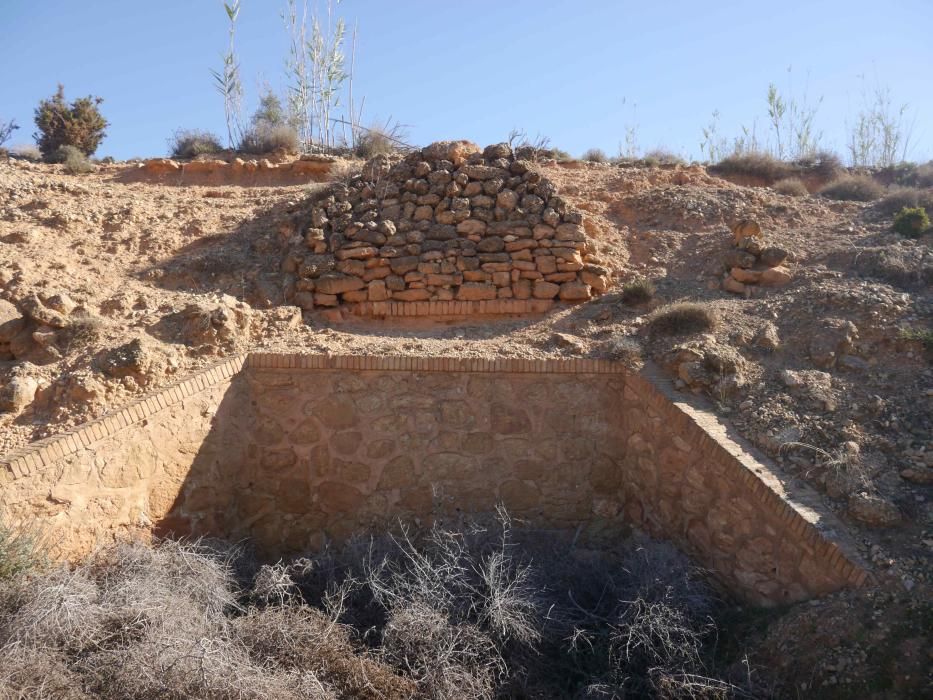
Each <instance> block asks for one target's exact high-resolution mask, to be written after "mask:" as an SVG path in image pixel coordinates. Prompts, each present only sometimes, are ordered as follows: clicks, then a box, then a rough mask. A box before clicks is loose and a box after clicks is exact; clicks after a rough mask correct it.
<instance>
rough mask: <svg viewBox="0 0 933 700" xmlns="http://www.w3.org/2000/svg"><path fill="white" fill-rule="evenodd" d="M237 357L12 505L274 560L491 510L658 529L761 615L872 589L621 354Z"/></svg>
mask: <svg viewBox="0 0 933 700" xmlns="http://www.w3.org/2000/svg"><path fill="white" fill-rule="evenodd" d="M238 362H240V363H242V359H238V360H233V361H231V362H229V363H227V364H225V365H223V366H222V369H220V370H211V372H213V375H211V374H208V375H207V376H205V375H199V376H198V377H196V378H194V379H192V380H189V383H190V382H193V385H191V386H193V387H194V388H193V389H191V392H190V393H189V394H188V395H187V396H184V395H182V394H183V392H182V391H180V390H178V389H176V388H172V389H170V390H169V392H168V394H164V392H163V393H160V394H158V395H155V396H154V397H151V398H149V399H146V400H145V401H143V402H141V403H140V404H138V405H137V406H136V407H135V408H133V407H131V408H129V409H126V410H125V411H124V412H121V413H120V414H117V416H120V415H124V414H125V413H126V411H129V414H128V415H126V422H127V424H126V425H125V426H121V424H120V422H119V419H114V418H108V419H106V420H104V421H102V422H98V424H95V425H97V426H98V427H97V428H96V429H95V427H94V425H92V426H85V427H83V428H82V429H81V431H78V433H76V435H78V438H77V439H76V438H75V436H66V437H65V438H61V439H58V441H55V440H52V441H50V442H48V443H47V444H45V445H43V446H41V448H40V451H44V456H42V457H41V458H40V457H36V456H35V455H34V454H32V453H31V452H30V451H29V450H26V451H24V452H23V453H22V454H18V455H13V456H12V459H10V458H8V459H7V460H5V465H6V467H7V469H6V472H7V473H6V478H7V480H8V482H7V483H6V484H4V495H5V496H7V499H6V500H7V502H8V506H12V507H14V508H18V509H19V512H24V510H25V509H26V508H31V509H32V510H33V512H39V513H42V514H43V515H47V516H48V518H49V521H50V522H53V523H56V524H58V525H59V526H62V527H63V528H64V529H65V530H66V531H69V532H72V533H80V534H79V535H75V534H72V535H71V538H72V539H73V540H75V542H76V543H77V544H79V545H81V546H84V545H86V544H88V543H89V542H90V541H91V539H92V538H93V537H98V536H100V535H101V534H105V533H107V534H109V533H114V532H121V531H124V530H127V529H133V528H138V527H145V526H147V525H148V524H150V523H151V524H152V525H153V526H155V527H156V528H157V529H159V530H160V531H162V532H173V533H175V534H189V533H194V534H218V535H224V536H227V537H234V538H239V537H244V536H248V537H251V538H253V539H254V540H255V541H256V542H257V544H258V545H259V546H260V548H261V549H262V550H264V551H265V552H266V553H267V554H270V555H279V554H284V553H287V552H289V551H300V550H302V549H306V548H315V547H319V546H321V545H322V544H324V542H326V541H328V540H341V539H344V538H346V537H348V536H349V535H351V534H353V533H355V532H359V531H367V530H369V531H372V530H378V529H383V528H385V527H386V525H387V524H390V523H394V522H395V521H396V520H397V518H399V517H402V518H403V519H406V520H411V521H414V522H420V523H422V524H426V523H428V522H429V521H430V520H431V519H432V518H435V517H438V516H445V517H449V516H455V515H457V514H458V513H472V514H478V513H487V512H491V511H492V510H493V509H494V508H495V506H496V504H497V503H500V502H502V503H504V504H505V505H506V507H507V508H508V509H509V511H510V512H511V513H512V514H513V515H514V516H516V517H517V518H520V519H522V520H524V521H526V522H528V523H529V524H530V525H533V526H537V527H544V528H561V529H574V530H576V529H578V528H579V536H580V537H582V538H585V539H586V540H588V541H590V542H591V543H593V544H595V545H597V546H598V544H599V542H601V541H605V540H606V539H612V538H617V537H621V536H624V535H625V534H626V533H627V532H628V531H629V529H630V527H631V526H632V525H636V526H638V527H641V528H643V529H645V530H648V531H649V532H651V533H652V534H654V535H657V536H662V537H668V538H671V539H673V540H675V541H676V542H678V543H679V544H680V546H682V547H683V548H684V549H686V550H687V551H689V552H690V553H691V554H692V555H693V556H694V557H695V558H696V559H697V560H698V561H699V563H700V564H702V565H703V566H704V567H706V568H708V569H710V570H711V571H712V572H713V573H714V574H715V575H716V576H717V577H718V578H719V579H720V580H721V581H723V582H724V583H725V584H726V585H727V586H728V587H729V588H730V589H731V590H733V591H734V592H736V593H738V594H740V595H741V596H743V597H744V598H746V599H748V600H750V601H753V602H757V603H765V604H767V603H774V602H784V601H794V600H800V599H803V598H807V597H809V596H813V595H818V594H821V593H825V592H828V591H832V590H836V589H838V588H841V587H843V586H846V585H860V584H861V583H863V582H864V580H865V579H866V577H867V572H866V570H865V568H864V566H863V564H862V563H861V562H860V560H859V558H858V556H857V555H856V554H855V553H854V550H853V548H852V547H851V545H850V544H849V543H848V542H847V541H846V540H845V538H844V537H843V536H842V534H841V530H840V529H839V526H838V524H837V523H836V521H835V520H834V519H833V517H832V516H831V515H830V514H828V513H827V512H825V511H824V510H823V509H822V508H821V507H820V505H819V501H818V499H816V498H815V497H814V494H812V493H811V492H809V491H808V490H807V489H806V488H805V487H800V488H799V489H798V488H796V487H795V488H792V487H791V486H790V485H789V484H787V483H785V482H784V481H783V480H782V479H781V477H780V475H779V473H778V472H777V471H775V469H774V467H773V465H770V464H769V463H766V462H763V461H761V460H760V459H758V458H756V456H755V455H754V454H753V453H752V452H751V451H750V449H751V448H748V447H747V446H744V445H743V444H742V443H741V442H740V441H736V440H733V439H732V438H731V437H730V436H729V435H728V431H727V429H726V428H725V426H723V425H721V424H719V423H718V421H717V420H716V419H715V418H714V417H713V416H711V415H709V414H706V413H705V412H703V411H702V410H700V409H698V408H697V407H695V406H692V405H689V404H686V403H682V401H681V399H680V398H679V397H675V396H669V395H666V393H665V390H663V389H662V388H659V387H661V386H662V384H661V383H660V382H659V381H658V380H657V378H655V377H651V376H632V375H629V374H627V373H626V371H625V369H624V368H623V367H622V366H621V365H619V364H617V363H612V362H608V361H596V360H548V361H530V360H498V361H488V360H464V359H446V358H402V357H399V358H391V357H358V356H344V357H329V356H316V355H283V354H265V353H253V354H252V355H251V356H250V357H249V360H248V366H247V369H246V370H245V371H244V372H243V373H241V374H240V376H239V377H238V378H237V379H236V381H234V382H233V383H232V384H230V376H231V373H232V372H233V371H234V369H235V368H236V366H237V364H236V363H238ZM211 377H213V379H212V378H211ZM228 384H229V388H227V385H228ZM198 387H200V388H198ZM224 391H226V394H225V395H223V392H224ZM166 397H167V398H166ZM163 404H165V405H164V406H163ZM141 407H148V409H149V411H150V412H149V413H147V414H145V415H143V414H142V413H140V411H141V410H142V408H141ZM131 417H132V418H134V421H133V422H130V421H129V418H131ZM115 420H116V422H115ZM108 426H109V427H108ZM111 428H112V430H111V431H110V432H106V430H110V429H111ZM105 429H106V430H105ZM97 431H104V432H101V433H100V437H99V438H96V441H95V440H94V439H92V438H94V436H95V435H96V434H97ZM84 435H88V436H89V438H88V439H87V440H85V439H83V438H81V437H80V436H84ZM62 440H64V444H65V445H66V446H67V445H73V446H74V447H75V449H73V450H71V452H70V453H69V454H58V452H59V451H61V450H62V449H63V448H56V445H58V444H59V443H60V442H62ZM199 440H200V443H199ZM3 473H4V469H3V468H2V465H0V474H3ZM0 478H3V477H2V476H0ZM11 495H12V498H10V496H11ZM79 549H80V547H79Z"/></svg>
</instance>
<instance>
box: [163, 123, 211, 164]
mask: <svg viewBox="0 0 933 700" xmlns="http://www.w3.org/2000/svg"><path fill="white" fill-rule="evenodd" d="M168 149H169V153H170V154H171V156H172V158H197V157H198V156H199V155H202V154H205V153H220V152H221V151H223V150H224V147H223V144H222V143H221V142H220V138H219V137H218V136H217V135H215V134H213V133H211V132H210V131H201V130H200V129H178V130H176V131H175V133H174V134H172V137H171V138H170V139H169V140H168Z"/></svg>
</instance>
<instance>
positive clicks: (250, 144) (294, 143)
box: [237, 122, 300, 155]
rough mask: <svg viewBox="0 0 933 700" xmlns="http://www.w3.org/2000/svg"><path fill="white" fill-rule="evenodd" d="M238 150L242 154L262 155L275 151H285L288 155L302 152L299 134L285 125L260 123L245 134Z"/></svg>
mask: <svg viewBox="0 0 933 700" xmlns="http://www.w3.org/2000/svg"><path fill="white" fill-rule="evenodd" d="M237 150H238V151H240V152H241V153H251V154H254V155H262V154H264V153H272V152H273V151H278V150H284V151H285V152H286V153H298V151H299V150H300V148H299V142H298V132H297V131H295V129H294V128H292V127H290V126H288V125H285V124H280V125H273V124H269V123H268V122H260V123H258V124H255V125H253V126H252V127H250V129H249V130H248V131H247V132H246V133H245V134H243V138H241V139H240V143H239V146H238V147H237Z"/></svg>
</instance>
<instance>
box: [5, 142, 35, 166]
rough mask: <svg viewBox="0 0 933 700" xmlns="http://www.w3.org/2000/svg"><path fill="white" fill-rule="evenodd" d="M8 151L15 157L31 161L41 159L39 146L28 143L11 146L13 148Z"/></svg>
mask: <svg viewBox="0 0 933 700" xmlns="http://www.w3.org/2000/svg"><path fill="white" fill-rule="evenodd" d="M10 153H11V154H12V155H13V156H14V157H15V158H20V159H22V160H28V161H31V162H33V163H38V162H40V161H41V160H42V152H41V151H40V150H39V148H38V147H37V146H34V145H32V144H29V143H27V144H20V145H18V146H13V148H11V149H10Z"/></svg>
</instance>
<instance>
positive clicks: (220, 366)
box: [0, 351, 870, 586]
mask: <svg viewBox="0 0 933 700" xmlns="http://www.w3.org/2000/svg"><path fill="white" fill-rule="evenodd" d="M244 367H248V368H249V369H260V370H292V371H294V370H309V371H313V370H344V371H381V372H387V371H388V372H445V373H453V372H464V373H511V374H585V375H605V374H612V375H624V376H625V379H626V387H631V388H632V389H633V390H634V391H635V392H636V394H637V395H638V396H639V397H640V399H641V400H642V401H644V402H646V404H647V405H648V406H649V407H652V408H654V409H655V410H657V411H658V412H659V413H660V414H661V415H663V416H665V420H667V421H668V422H669V425H670V429H671V432H672V433H673V434H679V433H680V432H681V431H688V430H690V431H693V432H694V435H697V432H696V431H699V435H698V438H694V443H695V445H696V448H697V449H698V450H701V451H702V452H704V453H708V454H709V455H711V456H714V457H715V458H716V459H718V460H719V461H721V462H722V463H724V464H725V465H726V468H727V469H728V470H729V471H730V473H731V474H732V475H733V477H734V479H735V481H736V483H743V484H744V485H745V487H746V489H747V493H748V494H749V498H750V499H754V500H755V502H756V505H757V506H758V507H760V508H762V509H764V510H765V511H766V512H768V513H770V514H772V515H774V516H776V517H777V518H779V519H780V521H781V522H782V523H784V524H785V526H786V528H787V530H786V531H787V532H788V533H789V535H791V536H793V537H798V538H800V539H801V540H803V541H804V542H805V543H806V544H807V546H808V547H809V548H810V549H812V551H813V554H814V556H815V557H816V558H817V560H818V561H822V562H825V566H826V568H827V569H829V570H831V571H832V572H833V573H834V574H835V575H836V576H837V577H838V579H839V580H841V581H845V582H847V583H848V584H849V585H852V586H860V585H863V584H864V583H866V581H868V580H869V578H870V575H869V569H868V567H867V565H866V564H865V563H864V562H863V561H862V559H861V558H860V557H859V555H858V553H857V551H856V548H855V546H854V544H853V543H852V542H851V541H850V540H849V539H848V538H847V537H846V536H845V534H844V529H843V527H842V525H841V523H839V521H838V520H837V519H836V517H835V516H834V515H833V514H832V513H831V512H829V511H828V509H826V508H825V506H823V504H822V503H821V502H820V500H819V497H818V496H817V494H816V493H815V492H813V491H811V490H810V489H809V488H808V487H806V486H800V487H797V486H795V485H793V484H792V483H789V482H788V480H787V479H786V478H784V477H783V476H782V475H781V473H780V470H779V469H778V468H777V466H776V465H774V464H773V463H771V462H770V460H768V459H767V458H765V457H763V456H761V455H759V454H758V452H757V450H755V449H754V448H753V447H752V446H751V445H749V444H747V443H745V442H744V440H743V439H742V438H740V437H738V436H733V435H729V434H728V433H729V432H730V431H729V429H728V427H727V426H724V425H723V424H722V423H721V422H720V421H719V420H718V419H717V418H716V416H715V415H713V414H711V413H709V412H708V411H706V410H704V409H703V408H702V407H699V406H697V405H695V404H694V403H693V402H692V401H690V400H689V399H688V398H686V397H684V396H682V395H680V394H676V393H674V391H673V389H672V388H671V387H670V386H669V384H670V383H669V382H668V381H667V380H666V379H665V378H664V377H663V376H661V375H660V374H659V373H658V372H657V371H656V370H653V369H652V368H650V367H649V368H648V369H646V371H645V372H643V373H642V374H641V375H635V374H632V373H631V372H630V371H629V370H628V369H627V368H626V367H625V365H623V364H622V363H619V362H614V361H609V360H594V359H576V358H568V359H545V360H526V359H520V358H503V359H496V360H487V359H481V358H447V357H411V356H406V357H396V356H375V355H322V354H302V353H300V352H291V353H285V352H261V351H260V352H252V353H243V354H239V355H234V356H231V357H228V358H224V359H223V360H220V361H218V362H217V363H215V364H213V365H211V366H209V367H206V368H204V369H201V370H199V371H197V372H195V373H194V374H192V375H189V376H188V377H186V378H184V379H181V380H179V381H176V382H174V383H173V384H170V385H169V386H166V387H162V388H160V389H157V390H154V391H152V392H149V393H147V394H145V395H144V396H142V397H140V398H139V399H137V400H135V401H133V402H131V403H129V404H127V405H125V406H123V407H121V408H119V409H115V410H113V411H111V412H109V413H107V414H106V415H104V416H102V417H101V418H99V419H97V420H94V421H90V422H88V423H84V424H82V425H80V426H77V427H75V428H74V429H72V430H70V431H67V432H64V433H61V434H58V435H54V436H52V437H49V438H46V439H44V440H40V441H38V442H34V443H30V444H29V445H26V446H24V447H22V448H20V449H18V450H15V451H13V452H11V453H9V454H7V455H5V456H3V457H0V484H2V483H4V482H8V481H11V480H14V479H20V478H24V477H27V476H29V475H30V474H33V473H36V472H42V471H44V470H46V469H49V468H51V467H53V466H54V465H55V464H56V463H58V462H59V461H60V460H62V459H63V458H65V457H67V456H69V455H71V454H73V453H76V452H79V451H81V450H83V449H85V448H88V447H90V446H92V445H93V444H94V443H96V442H98V441H100V440H103V439H104V438H107V437H109V436H112V435H114V434H115V433H118V432H119V431H121V430H123V429H124V428H126V427H128V426H131V425H134V424H137V423H140V422H142V421H144V420H146V419H147V417H149V416H151V415H153V414H155V413H156V412H158V411H161V410H164V409H166V408H168V407H170V406H172V405H175V404H178V403H180V402H182V401H184V400H185V399H186V398H187V397H190V396H192V395H194V394H197V393H198V392H201V391H204V390H206V389H209V388H211V387H214V386H217V385H220V384H222V383H224V382H228V381H229V380H230V379H231V378H232V377H233V376H234V375H236V374H237V373H239V372H240V371H241V370H242V369H243V368H244ZM626 391H628V388H626ZM685 434H686V433H685ZM724 455H725V456H726V459H722V457H723V456H724Z"/></svg>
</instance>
